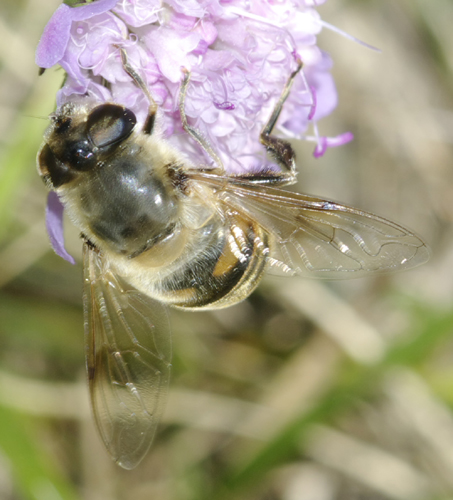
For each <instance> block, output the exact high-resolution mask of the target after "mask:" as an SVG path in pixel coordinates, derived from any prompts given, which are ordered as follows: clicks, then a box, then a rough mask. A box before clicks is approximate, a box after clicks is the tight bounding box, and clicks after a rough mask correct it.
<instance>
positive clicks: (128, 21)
mask: <svg viewBox="0 0 453 500" xmlns="http://www.w3.org/2000/svg"><path fill="white" fill-rule="evenodd" d="M321 3H323V0H279V1H278V2H274V1H270V0H268V1H262V0H97V1H94V2H92V3H89V4H83V5H81V6H78V7H69V6H68V5H61V6H60V7H59V8H58V9H57V11H56V12H55V14H54V15H53V17H52V19H51V20H50V21H49V23H48V24H47V26H46V28H45V30H44V33H43V36H42V38H41V40H40V42H39V46H38V49H37V52H36V62H37V64H38V65H39V66H40V67H42V68H49V67H51V66H53V65H55V64H59V65H60V66H61V67H62V68H63V69H64V70H65V71H66V73H67V75H68V76H67V79H66V81H65V84H64V86H63V87H62V88H61V90H60V91H59V93H58V96H57V104H58V106H61V105H62V104H64V103H65V102H67V101H70V100H72V99H74V97H75V96H76V95H87V96H90V98H91V99H92V100H93V99H94V100H97V101H99V102H104V101H114V102H117V103H119V104H123V105H125V106H127V107H128V108H130V109H131V110H132V111H133V112H134V113H135V115H136V116H137V120H138V123H139V124H140V123H143V121H144V120H145V117H146V113H147V108H148V103H147V100H146V96H145V95H144V94H143V92H142V90H140V89H139V88H138V87H137V86H136V85H135V84H134V82H133V81H132V79H131V78H130V76H129V75H128V74H127V73H126V72H125V71H124V69H123V67H122V64H121V57H120V51H119V47H122V48H124V49H125V50H126V52H127V54H128V58H129V61H130V63H131V64H132V65H133V66H134V68H136V70H137V71H138V72H139V73H140V75H141V76H142V78H143V79H144V80H145V82H146V84H147V85H148V87H149V89H150V92H151V94H152V96H153V98H154V100H155V101H156V103H157V104H158V106H159V113H160V114H159V116H158V120H159V123H160V129H161V131H162V133H163V135H164V136H165V137H166V138H167V139H168V140H169V142H170V143H172V144H173V145H174V146H175V147H177V148H178V149H179V150H180V151H181V152H182V153H184V154H185V155H186V156H187V157H189V159H190V160H191V161H192V162H193V163H194V164H195V165H202V164H209V163H210V162H211V161H212V160H211V159H210V158H209V157H208V156H207V155H206V154H205V152H204V151H202V150H201V148H200V147H199V146H198V144H196V143H194V141H193V140H191V139H190V138H189V137H188V136H187V134H185V133H183V129H182V125H181V120H180V115H179V110H178V95H179V87H180V82H181V79H182V76H183V75H182V70H181V68H183V67H184V68H187V69H189V70H190V72H191V80H190V84H189V87H188V92H187V99H186V114H187V117H188V120H189V122H190V124H191V125H192V126H194V127H196V128H197V129H198V130H200V131H201V133H202V134H203V135H204V137H206V139H207V140H208V141H209V143H210V144H211V146H212V147H213V149H214V150H215V151H216V152H217V154H218V155H219V156H220V158H221V160H222V161H223V164H224V166H225V169H226V170H227V171H228V172H230V173H241V172H247V171H251V170H253V171H256V170H259V169H260V168H261V169H263V168H264V169H269V168H275V166H274V167H272V166H269V160H268V159H267V158H266V154H265V150H264V148H263V146H262V145H261V143H260V141H259V134H260V131H261V128H262V126H263V124H264V123H265V122H266V121H267V119H268V118H269V116H270V114H271V111H272V109H273V106H274V104H275V102H276V100H277V99H278V97H279V96H280V94H281V91H282V89H283V87H284V85H285V82H286V80H287V78H288V76H289V74H290V73H291V72H292V71H294V69H295V67H296V62H295V60H296V59H297V58H300V59H301V60H302V61H303V63H304V67H303V72H301V73H300V74H299V75H298V76H297V78H296V79H295V81H294V84H293V87H292V90H291V94H290V96H289V98H288V99H287V101H286V103H285V106H284V109H283V111H282V114H281V117H280V120H279V123H278V125H277V126H278V128H279V131H280V133H283V134H286V135H287V136H288V137H298V138H305V137H306V136H305V133H306V130H307V128H308V127H309V125H311V124H313V125H314V128H315V131H317V127H316V123H317V121H318V120H320V119H321V118H323V117H324V116H326V115H328V114H329V113H331V112H332V111H333V109H334V108H335V106H336V104H337V94H336V90H335V85H334V82H333V78H332V75H331V74H330V68H331V64H332V63H331V60H330V57H329V56H328V55H327V54H326V53H324V52H322V51H321V50H320V49H319V48H318V47H317V45H316V36H317V34H318V33H319V32H320V30H321V28H322V22H321V20H320V17H319V14H318V12H317V11H316V10H315V7H316V6H317V5H319V4H321ZM315 135H316V138H315V140H316V142H317V146H316V149H315V156H320V155H321V154H322V153H323V152H324V151H325V149H326V148H327V147H328V146H330V145H337V144H338V143H341V142H342V140H341V139H338V140H330V141H329V140H327V138H322V137H319V136H318V134H317V132H316V134H315ZM306 138H307V139H309V137H308V136H307V137H306ZM343 142H345V141H344V140H343ZM54 201H55V200H54ZM60 246H61V247H63V246H62V245H60ZM63 248H64V247H63ZM60 254H61V253H60Z"/></svg>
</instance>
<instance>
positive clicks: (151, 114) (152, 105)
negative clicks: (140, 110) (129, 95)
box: [119, 47, 157, 135]
mask: <svg viewBox="0 0 453 500" xmlns="http://www.w3.org/2000/svg"><path fill="white" fill-rule="evenodd" d="M119 49H120V53H121V63H122V64H123V68H124V71H125V72H126V73H127V74H128V75H129V76H130V77H131V78H132V80H134V82H135V85H137V87H138V88H139V89H141V90H142V91H143V93H144V94H145V95H146V97H147V98H148V102H149V108H148V116H147V117H146V120H145V124H144V125H143V130H142V132H143V133H144V134H147V135H151V134H152V133H153V129H154V123H155V121H156V113H157V104H156V101H155V100H154V99H153V96H152V95H151V93H150V91H149V89H148V87H147V86H146V83H145V82H144V81H143V79H142V77H141V76H140V75H139V74H138V73H137V71H136V70H135V68H134V67H133V66H132V65H131V64H130V62H129V60H128V57H127V52H126V51H125V50H124V49H123V48H121V47H119Z"/></svg>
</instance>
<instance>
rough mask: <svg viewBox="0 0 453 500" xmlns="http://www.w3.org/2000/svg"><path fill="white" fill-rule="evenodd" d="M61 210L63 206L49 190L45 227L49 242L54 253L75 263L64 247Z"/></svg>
mask: <svg viewBox="0 0 453 500" xmlns="http://www.w3.org/2000/svg"><path fill="white" fill-rule="evenodd" d="M63 211H64V207H63V204H62V203H61V201H60V198H58V195H57V194H56V193H55V192H54V191H50V193H49V195H48V197H47V207H46V228H47V233H48V234H49V239H50V244H51V245H52V248H53V249H54V250H55V252H56V254H57V255H59V256H60V257H62V258H63V259H65V260H67V261H68V262H69V263H71V264H75V260H74V257H72V255H70V254H69V253H68V252H67V251H66V248H65V247H64V234H63Z"/></svg>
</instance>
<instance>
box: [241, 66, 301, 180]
mask: <svg viewBox="0 0 453 500" xmlns="http://www.w3.org/2000/svg"><path fill="white" fill-rule="evenodd" d="M302 66H303V64H302V61H301V60H300V59H298V60H297V68H296V69H295V70H294V71H293V72H292V73H291V74H290V75H289V78H288V80H287V81H286V84H285V86H284V88H283V91H282V93H281V95H280V98H279V99H278V101H277V103H276V104H275V107H274V109H273V111H272V114H271V116H270V118H269V120H268V122H267V123H266V125H264V127H263V130H262V131H261V134H260V142H261V144H263V146H264V147H265V148H266V151H267V152H268V153H269V154H270V156H271V157H273V158H274V160H275V161H276V162H277V163H278V165H279V166H280V167H281V168H282V170H283V172H278V173H274V172H263V173H261V174H253V175H243V176H241V177H244V178H247V179H248V180H250V181H251V182H253V183H254V184H274V185H275V184H279V185H288V184H294V183H295V182H296V175H297V171H296V153H295V152H294V150H293V148H292V147H291V144H290V143H289V142H287V141H285V140H283V139H280V138H279V137H275V136H274V135H272V131H273V129H274V126H275V124H276V123H277V120H278V118H279V116H280V113H281V111H282V108H283V105H284V104H285V101H286V99H287V98H288V96H289V93H290V91H291V87H292V85H293V82H294V78H295V77H296V75H297V74H298V73H299V71H300V70H301V69H302Z"/></svg>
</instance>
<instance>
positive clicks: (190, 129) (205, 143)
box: [179, 68, 225, 173]
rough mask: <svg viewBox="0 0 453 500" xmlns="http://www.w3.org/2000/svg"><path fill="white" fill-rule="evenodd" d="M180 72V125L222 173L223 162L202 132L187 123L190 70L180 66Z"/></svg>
mask: <svg viewBox="0 0 453 500" xmlns="http://www.w3.org/2000/svg"><path fill="white" fill-rule="evenodd" d="M182 72H183V75H184V76H183V79H182V82H181V90H180V91H179V112H180V114H181V122H182V126H183V128H184V130H185V131H186V132H187V133H188V134H189V135H190V136H191V137H192V139H195V140H196V141H197V142H198V144H199V145H200V146H201V147H202V148H203V149H204V150H205V151H206V153H208V155H209V156H210V157H211V158H212V159H213V160H214V162H215V163H216V164H217V166H218V167H219V169H220V173H223V172H224V170H225V169H224V167H223V163H222V160H221V159H220V157H219V155H218V154H217V153H216V152H215V151H214V150H213V149H212V147H211V145H210V144H209V143H208V141H207V140H206V139H205V137H203V134H202V133H201V132H200V131H199V130H197V129H196V128H193V127H191V126H190V125H189V124H188V123H187V116H186V110H185V102H186V94H187V87H188V85H189V81H190V71H189V70H188V69H186V68H182Z"/></svg>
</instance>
